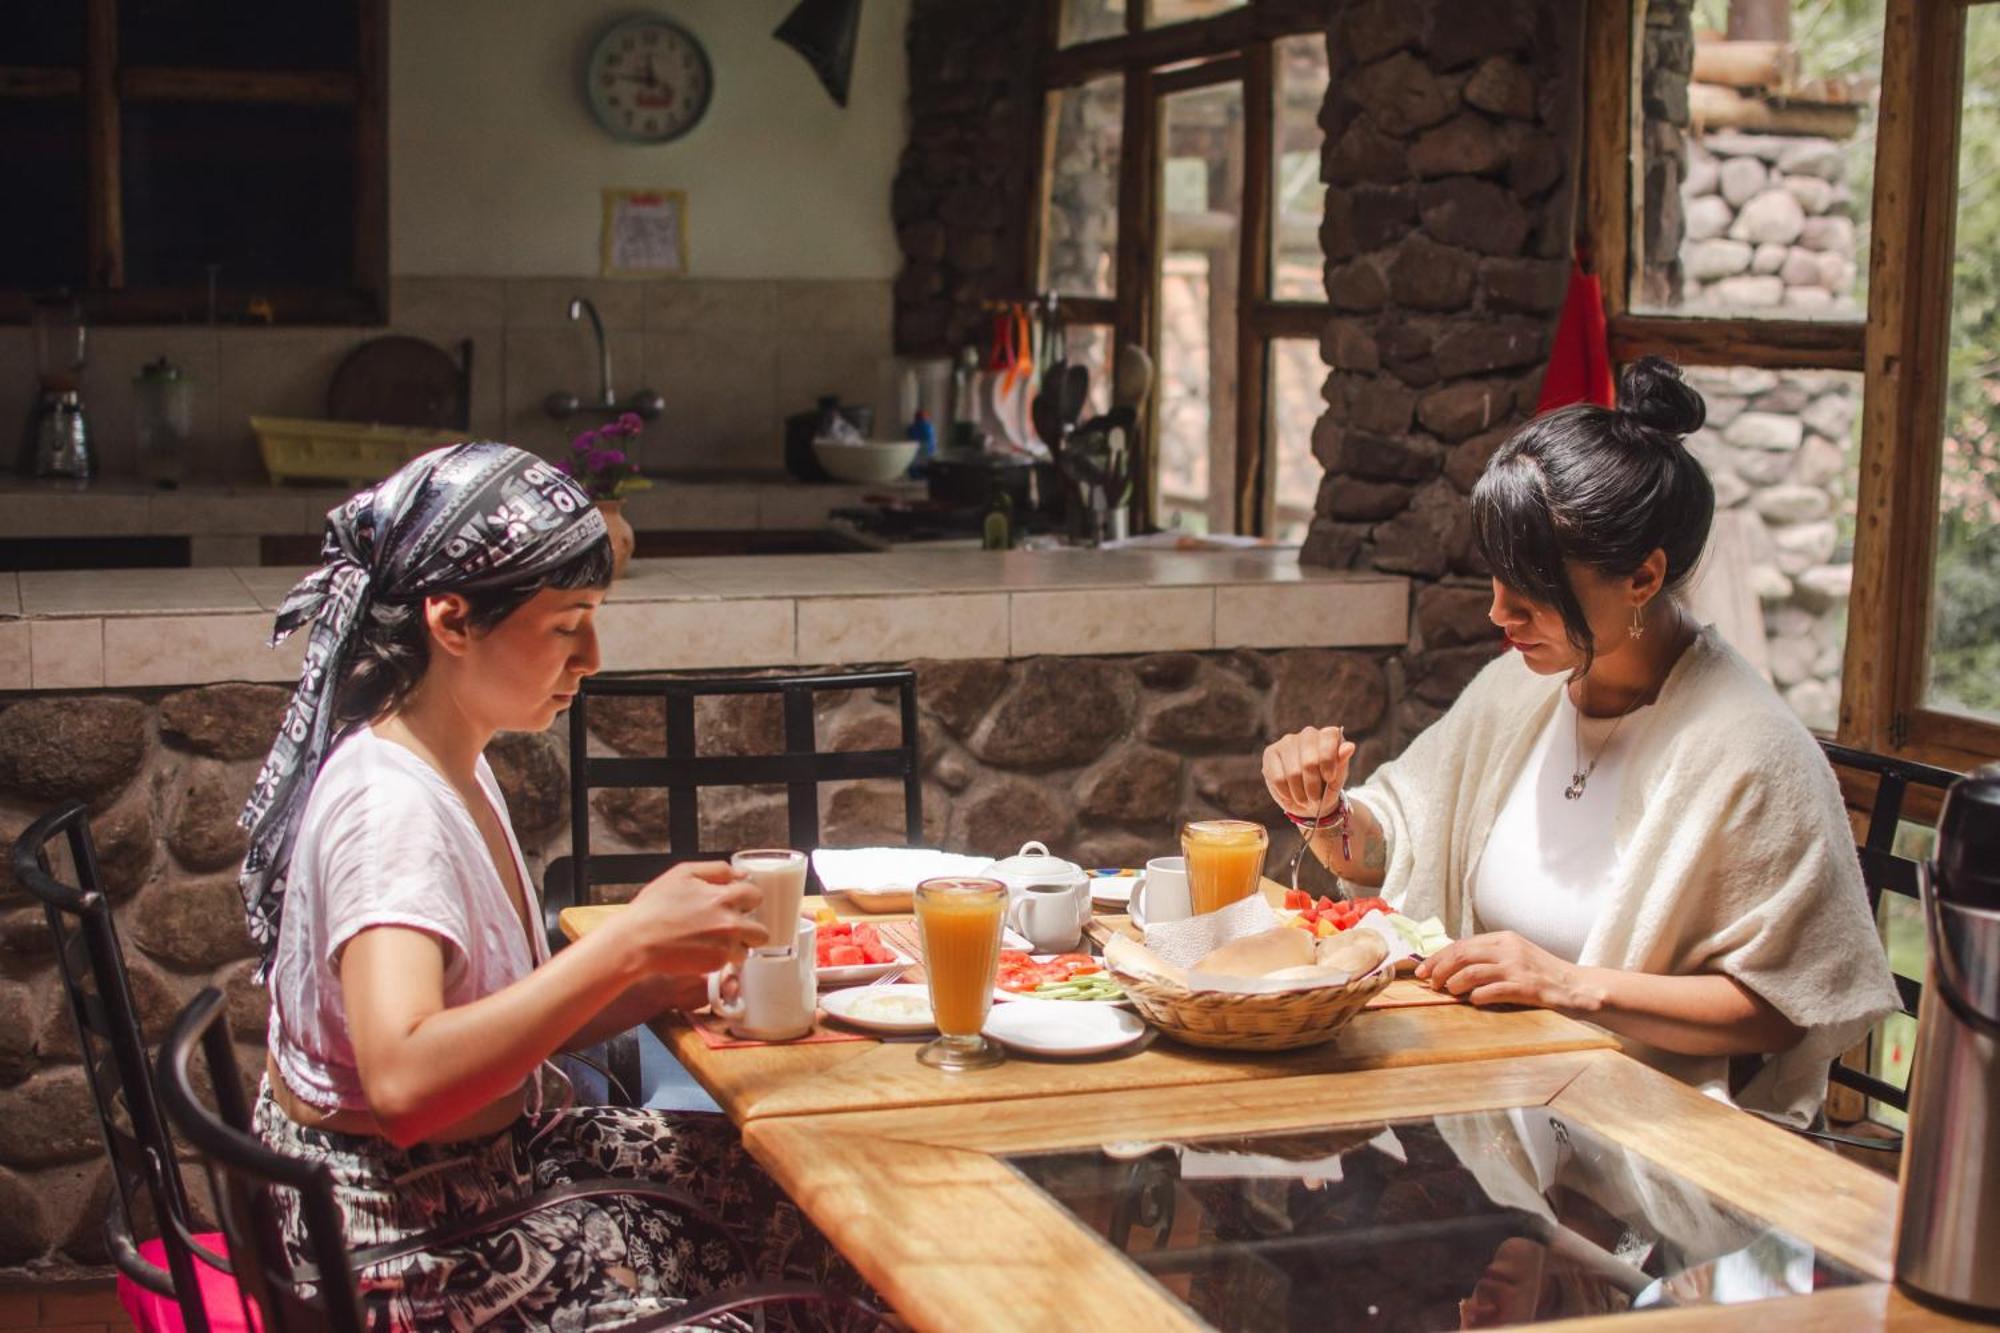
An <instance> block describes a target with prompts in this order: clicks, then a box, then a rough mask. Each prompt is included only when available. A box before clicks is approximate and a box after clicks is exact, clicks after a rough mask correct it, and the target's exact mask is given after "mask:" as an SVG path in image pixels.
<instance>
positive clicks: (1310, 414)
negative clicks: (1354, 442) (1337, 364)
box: [1268, 338, 1326, 543]
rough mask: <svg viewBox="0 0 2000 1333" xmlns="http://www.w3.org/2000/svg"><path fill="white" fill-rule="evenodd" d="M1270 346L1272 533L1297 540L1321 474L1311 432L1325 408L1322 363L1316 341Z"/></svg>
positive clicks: (1285, 539) (1296, 340) (1302, 534)
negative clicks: (1314, 452) (1314, 455)
mask: <svg viewBox="0 0 2000 1333" xmlns="http://www.w3.org/2000/svg"><path fill="white" fill-rule="evenodd" d="M1270 348H1271V351H1270V357H1269V361H1270V377H1271V380H1270V394H1271V396H1270V404H1271V411H1270V422H1269V426H1268V429H1269V430H1270V437H1269V439H1270V444H1269V448H1270V451H1271V461H1272V466H1273V472H1274V475H1273V483H1274V484H1273V488H1272V489H1273V495H1272V499H1273V501H1274V503H1273V506H1272V508H1273V511H1274V512H1273V514H1272V522H1271V535H1272V536H1274V537H1276V538H1277V539H1278V540H1279V541H1281V542H1287V543H1290V542H1301V541H1304V540H1305V536H1306V526H1307V525H1308V524H1309V523H1311V522H1312V513H1313V498H1314V497H1315V496H1316V495H1318V494H1319V483H1320V477H1321V475H1322V473H1323V469H1322V468H1321V467H1320V465H1319V460H1318V459H1316V458H1314V457H1313V451H1312V433H1313V423H1314V422H1316V421H1318V420H1319V418H1320V414H1321V413H1323V412H1325V411H1326V400H1325V399H1324V398H1323V397H1321V396H1320V385H1322V384H1324V383H1325V382H1326V363H1325V362H1324V361H1322V360H1320V359H1319V342H1318V340H1317V339H1312V338H1285V339H1281V340H1279V341H1276V342H1273V343H1271V345H1270Z"/></svg>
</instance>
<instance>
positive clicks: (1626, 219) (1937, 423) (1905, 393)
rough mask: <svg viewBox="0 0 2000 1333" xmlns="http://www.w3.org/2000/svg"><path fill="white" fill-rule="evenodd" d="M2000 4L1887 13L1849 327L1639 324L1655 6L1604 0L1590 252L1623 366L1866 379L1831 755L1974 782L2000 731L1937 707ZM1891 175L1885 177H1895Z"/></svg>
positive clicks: (1588, 195)
mask: <svg viewBox="0 0 2000 1333" xmlns="http://www.w3.org/2000/svg"><path fill="white" fill-rule="evenodd" d="M1989 3H2000V0H1942V3H1940V2H1939V0H1885V5H1884V16H1885V32H1884V35H1883V46H1882V83H1881V94H1880V101H1879V110H1878V112H1877V116H1876V142H1875V153H1876V162H1877V163H1878V169H1877V171H1876V173H1875V198H1874V200H1873V210H1874V211H1873V222H1872V224H1871V236H1870V243H1869V255H1868V310H1867V313H1866V317H1865V319H1862V320H1859V321H1855V322H1851V323H1837V322H1833V321H1807V320H1787V319H1756V318H1713V317H1703V316H1677V315H1666V314H1655V313H1646V314H1639V313H1635V312H1633V311H1632V309H1631V307H1630V290H1631V276H1632V273H1633V272H1634V271H1635V269H1636V267H1637V256H1636V255H1635V253H1634V241H1635V236H1636V225H1635V221H1636V219H1637V218H1638V217H1639V200H1638V198H1637V193H1636V192H1637V189H1638V181H1637V180H1636V179H1635V173H1634V172H1633V170H1632V145H1633V144H1634V143H1636V142H1637V141H1638V135H1637V132H1636V131H1637V129H1638V126H1637V117H1638V115H1639V105H1638V100H1637V98H1636V97H1635V96H1634V95H1633V94H1634V87H1635V81H1636V80H1637V79H1638V78H1639V76H1640V74H1641V71H1640V70H1639V68H1638V62H1637V59H1636V57H1637V54H1638V52H1639V51H1640V50H1641V47H1640V45H1639V33H1640V25H1642V24H1643V23H1644V21H1645V16H1644V11H1643V4H1644V0H1590V11H1589V22H1588V33H1587V37H1586V49H1587V56H1586V79H1585V96H1586V98H1587V100H1588V112H1587V115H1586V118H1585V121H1586V124H1587V126H1588V127H1589V128H1588V129H1587V131H1586V142H1585V146H1584V152H1585V166H1584V181H1583V188H1584V211H1585V218H1586V227H1587V231H1586V232H1585V235H1584V236H1583V238H1582V239H1583V241H1584V244H1585V246H1586V247H1587V249H1588V250H1589V251H1590V253H1591V254H1592V255H1593V257H1594V261H1595V265H1596V268H1597V271H1598V272H1599V273H1600V274H1602V275H1603V276H1604V306H1605V317H1606V325H1607V331H1608V336H1609V341H1610V348H1611V356H1612V359H1613V360H1614V361H1621V362H1622V361H1629V360H1631V359H1633V358H1635V357H1638V356H1643V355H1646V354H1648V353H1657V354H1659V355H1663V356H1667V357H1669V358H1671V359H1673V360H1675V361H1678V362H1681V363H1684V364H1688V365H1718V366H1721V365H1728V366H1755V367H1761V368H1765V369H1772V370H1782V369H1807V368H1810V369H1823V370H1846V371H1859V372H1861V374H1862V377H1863V387H1862V410H1861V450H1860V468H1859V485H1858V489H1857V495H1856V521H1855V537H1854V583H1853V588H1852V591H1851V592H1850V594H1849V601H1848V630H1847V644H1846V648H1845V657H1844V660H1843V662H1842V667H1841V685H1840V718H1839V724H1838V728H1837V730H1836V731H1835V734H1834V739H1836V740H1837V741H1839V742H1840V743H1841V744H1844V745H1849V746H1853V747H1855V748H1857V749H1863V750H1870V751H1874V752H1875V753H1878V754H1890V755H1896V756H1899V757H1902V758H1908V759H1916V760H1921V761H1922V762H1925V763H1930V764H1937V765H1940V766H1942V767H1946V768H1953V769H1960V770H1963V769H1966V768H1970V767H1972V766H1974V765H1976V764H1978V763H1982V762H1985V761H1988V760H1992V759H2000V724H1995V723H1993V722H1990V721H1987V720H1984V719H1981V718H1974V717H1967V716H1964V715H1961V714H1956V713H1948V712H1944V711H1942V710H1939V709H1934V708H1929V707H1926V706H1925V703H1924V693H1925V687H1926V685H1927V683H1928V682H1927V678H1926V670H1925V667H1926V657H1927V653H1928V649H1929V644H1930V614H1931V593H1932V576H1933V573H1934V563H1935V558H1936V546H1937V521H1938V502H1939V497H1938V485H1939V469H1940V465H1941V459H1942V456H1943V429H1942V426H1943V417H1944V388H1945V386H1944V381H1943V377H1942V376H1940V375H1935V374H1929V373H1926V368H1929V367H1936V366H1941V365H1943V364H1944V348H1945V344H1946V340H1947V337H1948V331H1949V327H1950V319H1951V299H1952V284H1951V266H1952V255H1953V245H1952V241H1953V238H1952V232H1953V227H1954V224H1955V217H1956V190H1957V171H1958V123H1959V118H1958V110H1959V106H1960V103H1961V99H1962V95H1963V87H1962V85H1963V78H1964V43H1965V18H1966V12H1967V10H1968V9H1969V8H1970V7H1971V6H1972V5H1974V4H1989ZM1885 166H1886V167H1887V168H1888V169H1886V170H1885V169H1883V167H1885Z"/></svg>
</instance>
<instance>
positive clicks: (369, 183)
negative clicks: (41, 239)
mask: <svg viewBox="0 0 2000 1333" xmlns="http://www.w3.org/2000/svg"><path fill="white" fill-rule="evenodd" d="M355 8H356V22H357V24H358V27H359V31H358V33H357V43H356V69H355V71H354V72H352V73H348V72H345V71H325V70H275V69H273V70H263V69H252V70H245V69H189V68H181V67H165V66H122V65H121V64H120V63H119V58H118V0H85V3H84V38H83V46H84V50H83V68H82V69H81V70H80V71H79V70H75V69H69V68H63V67H40V66H4V67H0V98H9V99H15V98H30V97H76V96H80V97H81V98H82V101H83V118H84V151H85V154H86V164H85V180H86V187H85V202H84V213H85V216H84V219H83V222H84V228H85V252H84V271H85V279H84V284H83V287H82V289H81V291H80V292H79V293H78V294H79V295H80V296H81V297H82V298H83V302H84V306H85V309H86V310H87V311H88V312H89V314H90V317H91V318H92V319H93V320H95V321H98V322H102V323H112V324H121V323H122V324H131V323H179V322H182V321H185V320H189V319H193V318H196V317H197V316H198V315H199V314H200V313H205V312H206V311H207V309H208V304H209V293H208V292H207V291H206V289H202V290H194V289H188V288H180V287H150V288H141V289H138V290H128V289H127V288H126V286H125V229H124V207H123V200H122V198H121V185H120V168H121V157H120V124H121V119H122V109H123V105H124V103H126V102H128V101H148V100H172V101H206V102H277V103H286V104H292V105H300V106H325V105H351V106H353V107H354V108H355V155H354V156H355V193H354V215H355V216H354V269H353V274H352V277H353V281H352V283H351V284H350V285H348V286H345V287H337V288H336V287H302V288H284V287H277V286H273V285H270V284H261V285H258V286H256V287H232V286H228V285H226V284H225V285H219V286H218V287H217V289H216V292H215V305H216V309H217V310H218V311H222V312H226V313H227V314H228V315H229V317H230V319H231V321H232V322H236V321H239V320H240V319H241V318H242V317H243V316H244V314H245V313H246V312H247V310H248V308H249V307H250V305H251V303H252V302H253V301H258V300H261V301H262V302H264V303H265V304H267V305H268V307H269V309H270V310H271V312H272V315H271V319H272V322H274V323H279V324H380V323H383V322H385V321H386V320H387V318H388V304H389V300H388V298H389V167H388V162H389V153H388V131H389V114H388V109H389V108H388V81H389V59H388V55H389V10H388V3H387V0H356V5H355ZM42 294H43V293H40V292H31V291H21V290H6V291H0V323H22V322H25V321H26V320H27V319H28V317H29V314H30V311H31V309H32V307H33V304H34V300H35V298H36V297H37V296H39V295H42Z"/></svg>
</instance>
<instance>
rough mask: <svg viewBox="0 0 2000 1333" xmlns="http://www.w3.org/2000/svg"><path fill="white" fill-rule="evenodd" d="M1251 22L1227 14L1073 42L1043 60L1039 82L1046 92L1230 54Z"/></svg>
mask: <svg viewBox="0 0 2000 1333" xmlns="http://www.w3.org/2000/svg"><path fill="white" fill-rule="evenodd" d="M1256 20H1257V14H1256V11H1255V10H1253V9H1248V8H1244V9H1232V10H1230V11H1229V12H1228V13H1227V14H1219V15H1217V16H1216V17H1214V18H1212V19H1202V20H1201V21H1200V22H1197V23H1176V24H1174V25H1173V26H1172V27H1170V28H1148V29H1146V30H1145V31H1143V32H1131V33H1127V34H1126V35H1125V36H1123V37H1104V38H1100V39H1098V40H1097V41H1094V42H1079V43H1077V44H1076V45H1075V46H1066V47H1064V48H1063V49H1062V50H1060V51H1057V52H1055V53H1054V54H1052V55H1051V56H1050V57H1049V61H1048V65H1047V67H1046V72H1045V74H1044V79H1045V81H1046V83H1047V85H1048V86H1050V87H1068V86H1070V85H1073V84H1078V83H1084V82H1087V81H1088V80H1090V79H1092V78H1095V77H1096V76H1097V75H1100V74H1109V73H1111V72H1113V71H1115V70H1121V69H1124V70H1130V69H1136V68H1138V67H1139V66H1142V65H1143V66H1145V67H1146V68H1148V69H1157V68H1159V67H1160V66H1162V65H1175V64H1179V63H1180V62H1181V61H1184V60H1201V59H1205V58H1207V57H1209V56H1224V55H1234V54H1235V53H1236V52H1238V51H1240V50H1242V49H1243V47H1244V46H1246V45H1247V44H1248V43H1249V41H1250V39H1251V37H1252V36H1253V35H1255V33H1256Z"/></svg>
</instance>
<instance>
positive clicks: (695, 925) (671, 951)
mask: <svg viewBox="0 0 2000 1333" xmlns="http://www.w3.org/2000/svg"><path fill="white" fill-rule="evenodd" d="M763 898H764V895H763V893H762V891H761V890H759V889H758V887H757V886H756V885H755V884H753V883H751V882H750V881H749V880H747V879H743V878H740V877H738V875H737V874H736V872H735V871H733V870H731V869H730V868H729V863H728V862H726V861H689V862H686V863H684V864H682V865H677V866H675V867H674V868H673V869H671V870H669V871H667V873H666V874H664V875H661V876H660V877H659V878H658V879H656V880H654V881H653V882H652V883H651V884H648V885H647V886H646V887H645V888H643V889H641V890H639V894H638V896H637V897H635V898H633V899H632V905H631V906H630V907H629V908H627V909H626V910H625V912H623V913H622V914H621V915H620V916H619V918H618V930H619V932H620V933H621V934H622V935H624V936H625V938H626V939H627V941H628V942H629V943H630V944H631V945H632V946H633V947H634V948H636V949H637V951H638V953H639V957H640V959H641V962H642V965H643V967H644V969H645V970H646V971H648V972H677V973H682V974H686V973H702V972H713V971H715V970H716V969H717V968H719V967H721V966H722V965H723V964H724V963H730V962H740V961H742V958H743V955H744V953H745V951H747V950H750V949H754V948H756V947H757V946H759V945H761V944H763V943H765V942H766V941H767V940H768V939H769V938H770V936H769V934H768V933H767V932H766V931H765V929H764V925H763V923H762V922H760V921H758V920H757V918H756V917H755V916H753V915H751V913H753V912H755V911H756V910H757V906H758V904H759V903H761V902H762V901H763Z"/></svg>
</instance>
